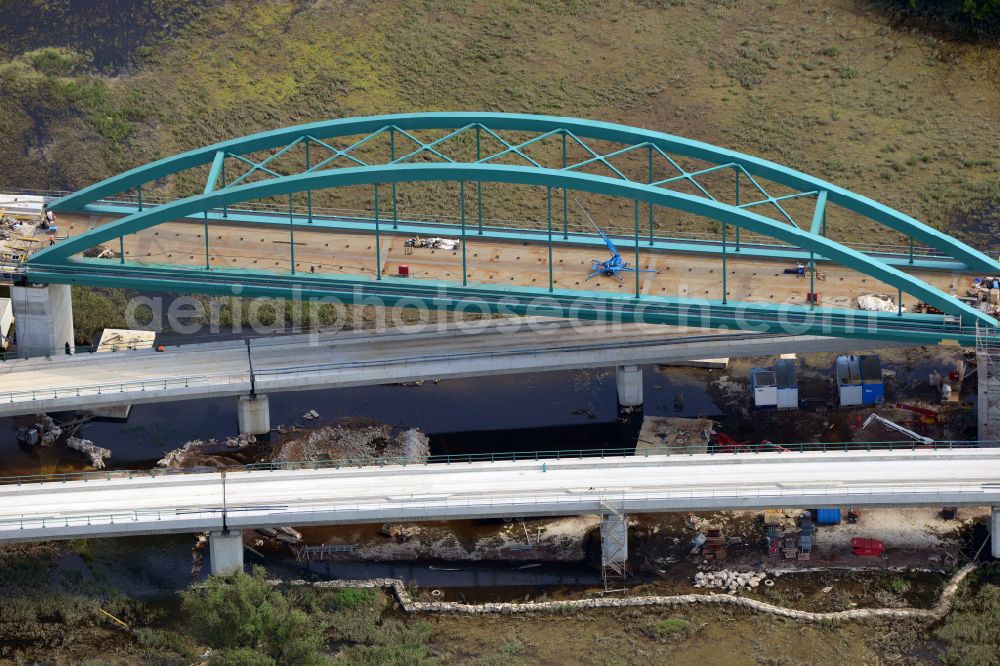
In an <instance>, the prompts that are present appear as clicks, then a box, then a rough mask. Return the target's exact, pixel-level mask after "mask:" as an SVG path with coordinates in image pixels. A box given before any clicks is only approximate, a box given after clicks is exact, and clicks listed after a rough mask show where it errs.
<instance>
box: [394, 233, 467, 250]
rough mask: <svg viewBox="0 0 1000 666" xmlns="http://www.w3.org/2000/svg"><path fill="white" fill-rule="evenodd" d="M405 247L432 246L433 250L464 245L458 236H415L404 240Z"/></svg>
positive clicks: (450, 248) (452, 248) (454, 248)
mask: <svg viewBox="0 0 1000 666" xmlns="http://www.w3.org/2000/svg"><path fill="white" fill-rule="evenodd" d="M403 247H404V248H406V249H407V250H409V249H411V248H415V247H419V248H430V249H432V250H457V249H458V248H460V247H462V241H460V240H459V239H457V238H438V237H432V238H421V237H420V236H414V237H413V238H407V239H406V240H405V241H404V242H403Z"/></svg>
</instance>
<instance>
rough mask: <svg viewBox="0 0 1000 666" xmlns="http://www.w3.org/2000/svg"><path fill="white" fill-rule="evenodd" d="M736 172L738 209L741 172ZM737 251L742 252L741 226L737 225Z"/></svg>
mask: <svg viewBox="0 0 1000 666" xmlns="http://www.w3.org/2000/svg"><path fill="white" fill-rule="evenodd" d="M735 171H736V206H737V208H738V207H739V205H740V170H739V169H735ZM736 251H737V252H739V251H740V225H738V224H737V225H736Z"/></svg>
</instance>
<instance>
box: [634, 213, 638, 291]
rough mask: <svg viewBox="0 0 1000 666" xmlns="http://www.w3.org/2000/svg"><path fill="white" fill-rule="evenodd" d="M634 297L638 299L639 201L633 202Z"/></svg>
mask: <svg viewBox="0 0 1000 666" xmlns="http://www.w3.org/2000/svg"><path fill="white" fill-rule="evenodd" d="M634 242H635V297H636V298H639V200H638V199H636V200H635V239H634Z"/></svg>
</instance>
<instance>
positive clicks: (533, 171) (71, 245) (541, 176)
mask: <svg viewBox="0 0 1000 666" xmlns="http://www.w3.org/2000/svg"><path fill="white" fill-rule="evenodd" d="M420 181H459V182H476V181H481V182H497V183H508V184H518V185H531V186H540V187H546V188H559V189H566V190H577V191H582V192H589V193H593V194H600V195H607V196H613V197H621V198H626V199H632V200H635V201H642V202H646V203H648V204H651V205H655V206H661V207H666V208H672V209H675V210H680V211H684V212H688V213H693V214H695V215H699V216H702V217H706V218H709V219H713V220H716V221H718V222H720V223H721V224H723V225H729V224H731V225H736V226H738V227H742V228H745V229H748V230H751V231H753V232H755V233H759V234H762V235H765V236H769V237H771V238H774V239H777V240H780V241H784V242H786V243H789V244H790V245H793V246H795V247H798V248H802V249H804V250H807V251H809V252H812V253H815V254H817V255H821V256H823V257H826V258H827V259H829V260H831V261H833V262H836V263H838V264H842V265H844V266H846V267H848V268H852V269H854V270H857V271H859V272H861V273H864V274H866V275H870V276H872V277H874V278H876V279H878V280H881V281H882V282H885V283H886V284H889V285H891V286H893V287H896V288H897V289H899V290H901V291H904V292H906V293H908V294H911V295H913V296H915V297H917V298H919V299H921V300H923V301H924V302H926V303H928V304H930V305H932V306H934V307H936V308H938V309H940V310H942V311H943V312H946V313H949V314H952V315H955V316H957V317H960V318H961V319H962V321H963V323H964V324H966V325H973V324H977V323H978V324H981V325H984V326H989V327H991V328H992V327H995V326H996V321H995V320H994V319H992V318H991V317H989V316H988V315H986V314H984V313H982V312H979V311H978V310H976V309H975V308H972V307H970V306H969V305H967V304H965V303H963V302H961V301H959V300H957V299H956V298H954V297H952V296H950V295H949V294H946V293H945V292H943V291H941V290H940V289H937V288H936V287H934V286H932V285H929V284H927V283H925V282H923V281H922V280H919V279H917V278H915V277H913V276H911V275H909V274H907V273H905V272H903V271H901V270H899V269H897V268H894V267H892V266H889V265H887V264H886V263H884V262H882V261H879V260H878V259H876V258H873V257H872V256H870V255H866V254H864V253H862V252H860V251H858V250H855V249H852V248H850V247H847V246H845V245H842V244H840V243H837V242H835V241H832V240H830V239H828V238H825V237H824V236H822V235H820V234H816V233H813V232H811V231H806V230H803V229H800V228H798V227H796V226H794V225H788V224H783V223H781V222H777V221H775V220H773V219H771V218H768V217H765V216H763V215H759V214H757V213H755V212H753V211H751V210H748V209H746V208H741V207H736V206H731V205H728V204H724V203H721V202H719V201H713V200H711V199H709V198H706V197H698V196H693V195H689V194H684V193H680V192H675V191H673V190H669V189H665V188H662V187H658V186H656V185H655V184H643V183H636V182H634V181H629V180H625V179H619V178H611V177H607V176H599V175H595V174H590V173H583V172H579V171H570V170H557V169H548V168H541V167H534V166H532V167H525V166H514V165H505V164H483V163H474V164H464V163H423V164H403V163H399V164H388V165H371V166H369V165H365V166H356V167H348V168H338V169H330V170H321V171H307V172H305V173H300V174H294V175H287V176H277V177H274V178H271V179H268V180H263V181H260V182H254V183H249V184H246V185H240V186H237V187H231V188H224V189H220V190H209V191H206V192H204V193H202V194H198V195H195V196H191V197H187V198H184V199H180V200H177V201H173V202H171V203H167V204H163V205H159V206H155V207H148V208H146V209H145V210H141V211H137V212H135V213H133V214H131V215H128V216H126V217H124V218H122V219H120V220H117V221H115V222H112V223H109V224H105V225H102V226H100V227H97V228H95V229H93V230H91V231H89V232H87V233H85V234H82V235H80V236H77V237H74V238H71V239H69V240H67V241H65V242H63V243H60V244H57V245H54V246H52V247H49V248H47V249H45V250H42V251H41V252H38V253H37V254H35V255H34V256H33V257H32V258H31V260H30V261H29V267H30V266H45V265H53V264H61V263H65V262H67V261H68V260H70V259H71V258H72V257H73V256H74V255H76V254H79V253H81V252H83V251H84V250H86V249H88V248H90V247H93V246H94V245H97V244H99V243H103V242H106V241H109V240H112V239H114V238H118V237H121V236H124V235H127V234H133V233H136V232H138V231H142V230H144V229H148V228H150V227H153V226H156V225H159V224H162V223H165V222H168V221H170V220H174V219H178V218H183V217H186V216H189V215H194V214H202V213H205V212H207V211H209V210H213V209H218V208H222V207H224V206H230V205H233V204H236V203H240V202H243V201H248V200H252V199H260V198H266V197H272V196H279V195H287V194H293V193H297V192H304V191H311V190H320V189H324V188H334V187H346V186H352V185H376V184H380V183H401V182H420ZM57 203H58V202H57ZM998 268H1000V267H998ZM997 272H1000V270H998V271H997Z"/></svg>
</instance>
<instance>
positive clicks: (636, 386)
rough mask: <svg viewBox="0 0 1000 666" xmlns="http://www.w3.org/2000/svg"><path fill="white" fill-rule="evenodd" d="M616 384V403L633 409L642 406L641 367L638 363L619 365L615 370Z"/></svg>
mask: <svg viewBox="0 0 1000 666" xmlns="http://www.w3.org/2000/svg"><path fill="white" fill-rule="evenodd" d="M615 381H616V383H617V385H618V404H619V406H621V407H628V408H631V409H632V410H633V411H635V410H637V409H641V408H642V368H641V367H640V366H638V365H619V366H618V369H617V371H616V372H615Z"/></svg>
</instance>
